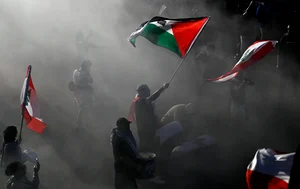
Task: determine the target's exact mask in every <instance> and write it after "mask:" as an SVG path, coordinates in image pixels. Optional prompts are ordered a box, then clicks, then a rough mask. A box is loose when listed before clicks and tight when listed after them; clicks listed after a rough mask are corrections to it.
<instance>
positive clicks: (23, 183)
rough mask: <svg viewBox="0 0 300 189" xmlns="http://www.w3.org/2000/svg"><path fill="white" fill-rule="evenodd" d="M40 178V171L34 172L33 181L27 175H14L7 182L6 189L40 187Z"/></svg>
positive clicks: (33, 188) (34, 188) (36, 188)
mask: <svg viewBox="0 0 300 189" xmlns="http://www.w3.org/2000/svg"><path fill="white" fill-rule="evenodd" d="M39 184H40V179H39V175H38V173H34V175H33V179H32V181H30V180H28V178H27V177H26V176H23V177H21V178H16V177H14V176H12V177H11V178H10V179H9V180H8V181H7V183H6V185H5V186H6V189H38V188H39Z"/></svg>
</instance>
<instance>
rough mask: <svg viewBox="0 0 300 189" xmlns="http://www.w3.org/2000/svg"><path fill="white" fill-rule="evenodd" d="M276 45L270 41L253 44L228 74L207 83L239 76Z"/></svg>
mask: <svg viewBox="0 0 300 189" xmlns="http://www.w3.org/2000/svg"><path fill="white" fill-rule="evenodd" d="M277 43H278V42H277V41H270V40H267V41H256V42H254V43H253V44H252V45H250V46H249V47H248V48H247V50H246V51H245V52H244V54H243V56H242V57H241V58H240V60H239V61H238V63H236V65H235V66H234V67H233V68H232V69H231V70H230V71H229V72H227V73H226V74H224V75H221V76H220V77H218V78H214V79H208V81H212V82H214V83H222V82H226V81H229V80H231V79H233V78H234V77H236V76H237V75H238V74H239V72H240V71H242V70H245V69H246V68H248V67H249V66H251V65H253V64H254V63H255V62H257V61H259V60H260V59H262V58H263V57H264V56H266V55H267V54H268V53H269V52H271V51H272V50H273V49H275V46H276V44H277Z"/></svg>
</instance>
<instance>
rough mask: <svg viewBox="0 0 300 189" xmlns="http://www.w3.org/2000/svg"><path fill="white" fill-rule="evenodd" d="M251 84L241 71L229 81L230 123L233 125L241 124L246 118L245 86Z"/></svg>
mask: <svg viewBox="0 0 300 189" xmlns="http://www.w3.org/2000/svg"><path fill="white" fill-rule="evenodd" d="M247 85H253V83H252V82H251V81H250V80H248V79H246V78H244V77H243V76H242V73H239V74H238V75H237V76H236V77H235V78H233V79H232V80H231V81H230V85H229V88H230V95H231V100H230V113H231V124H232V125H233V126H237V127H238V126H242V125H243V124H244V123H245V121H246V120H247V106H246V86H247Z"/></svg>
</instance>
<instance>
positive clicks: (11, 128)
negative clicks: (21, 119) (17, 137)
mask: <svg viewBox="0 0 300 189" xmlns="http://www.w3.org/2000/svg"><path fill="white" fill-rule="evenodd" d="M17 132H18V129H17V127H16V126H8V127H6V129H5V130H4V131H3V134H5V133H17Z"/></svg>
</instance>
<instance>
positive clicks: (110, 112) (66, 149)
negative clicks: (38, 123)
mask: <svg viewBox="0 0 300 189" xmlns="http://www.w3.org/2000/svg"><path fill="white" fill-rule="evenodd" d="M162 5H163V3H159V2H151V3H149V2H146V1H138V0H136V1H134V0H109V1H98V0H88V1H82V0H42V1H37V0H26V1H22V0H2V1H0V56H1V62H0V65H1V70H0V71H1V72H0V75H1V86H2V87H3V90H2V91H3V92H1V97H2V98H1V105H2V106H3V108H2V111H3V112H1V116H2V117H3V119H2V122H3V124H4V125H7V124H15V125H19V124H20V122H19V119H20V108H19V107H20V103H19V92H20V89H21V86H22V83H23V79H24V77H25V72H26V69H27V66H28V65H30V64H31V65H32V66H33V69H32V78H33V82H34V84H35V87H36V90H37V94H38V97H39V99H40V103H41V108H42V109H41V111H42V112H41V113H42V116H43V118H44V119H45V121H46V123H47V126H48V128H47V130H46V131H45V133H44V134H43V135H42V136H37V135H36V134H34V133H31V132H30V131H28V130H27V129H25V128H24V133H23V142H24V148H31V149H34V150H35V151H36V152H37V153H38V154H39V156H40V159H41V164H42V167H41V174H42V176H41V182H42V183H43V185H44V186H45V187H46V188H54V187H59V188H83V187H84V188H93V186H101V187H103V185H105V188H106V187H107V185H112V184H113V164H112V163H113V160H112V153H111V147H110V146H109V135H110V130H111V128H112V127H113V126H114V124H115V121H116V119H117V118H118V117H121V116H125V117H126V116H127V113H128V108H129V106H130V104H131V101H132V99H133V97H134V96H135V89H136V87H137V85H138V84H144V83H145V84H148V85H149V87H150V88H151V89H152V90H153V92H154V90H156V89H158V88H159V87H160V86H162V85H163V83H165V82H167V81H168V80H169V78H170V77H171V75H172V73H173V72H174V71H175V69H176V67H177V65H178V64H179V62H180V58H179V57H177V56H176V55H175V54H173V53H172V52H169V51H168V50H166V49H162V48H160V47H157V46H154V45H153V44H151V43H149V42H148V41H147V40H146V39H143V38H139V39H138V40H137V44H136V45H137V48H134V47H132V46H131V45H130V44H129V43H128V42H127V41H126V38H127V37H128V36H129V34H130V33H131V32H132V31H134V29H135V28H136V27H138V26H139V24H140V23H142V22H144V21H145V20H148V19H149V18H151V17H153V16H155V15H157V14H158V12H159V10H160V8H161V6H162ZM165 5H166V7H167V8H166V10H165V11H164V13H163V14H162V16H165V17H171V18H177V17H194V16H195V17H196V16H211V20H210V21H209V23H208V25H207V27H206V28H205V29H204V31H203V33H202V34H201V36H200V39H199V40H198V41H197V43H196V44H195V46H194V47H193V49H192V51H191V52H190V54H189V55H188V57H187V58H186V60H185V63H184V64H183V66H182V67H181V68H180V70H179V72H178V73H177V75H176V76H175V78H174V80H173V81H172V83H171V85H170V88H169V89H168V90H167V91H166V92H165V93H163V94H162V96H161V98H160V99H159V100H158V101H157V107H158V109H157V113H158V115H159V117H161V116H162V115H163V114H164V112H166V110H168V109H169V108H170V107H171V106H172V105H175V104H179V103H189V102H195V103H197V105H198V107H199V108H198V109H199V119H197V120H196V123H197V124H198V125H199V132H202V131H200V130H201V129H203V132H206V133H208V134H212V135H214V136H216V137H217V138H218V139H219V140H220V141H221V148H223V149H224V151H225V153H226V154H227V155H228V154H234V155H237V154H236V153H233V152H234V151H236V150H237V149H236V148H239V149H238V150H239V151H240V152H241V153H245V154H250V156H251V155H252V154H253V155H254V152H255V151H254V150H255V149H256V148H258V145H256V144H257V143H259V142H260V141H261V140H260V139H261V138H263V137H264V136H265V135H266V133H267V134H268V136H270V132H271V131H272V128H268V130H267V131H266V127H264V124H265V123H266V118H267V117H268V116H270V115H271V113H272V112H271V111H272V110H273V109H274V106H275V105H276V103H277V101H278V98H279V97H278V92H277V89H278V87H279V86H278V83H279V77H278V72H276V71H274V69H275V65H276V64H274V59H272V57H270V58H269V59H268V58H266V59H264V60H262V61H261V62H260V63H257V65H255V66H253V67H251V68H249V73H247V77H249V78H250V79H251V80H253V81H254V83H255V85H254V87H248V89H247V99H248V100H247V104H249V107H248V108H249V115H251V116H252V117H251V118H250V120H251V121H249V122H248V124H247V125H246V126H245V127H246V128H231V127H230V126H229V123H230V119H229V116H230V115H229V107H228V104H229V98H230V97H229V91H228V84H220V85H218V86H216V85H215V86H213V89H210V90H212V91H214V93H216V94H218V95H219V96H218V97H219V99H217V100H216V99H212V95H211V94H209V93H207V92H206V90H208V89H207V88H200V86H201V85H202V83H203V82H204V81H203V78H202V72H203V70H204V69H205V66H204V67H203V65H200V60H199V59H195V57H196V55H197V54H199V52H201V51H203V49H205V47H206V45H209V44H214V45H215V46H216V51H217V54H218V56H219V59H220V60H222V62H219V64H220V65H221V64H222V65H224V66H220V67H218V68H217V69H219V70H218V71H219V72H220V73H225V72H227V71H228V70H229V69H230V68H231V67H232V66H233V65H234V64H235V62H234V61H233V59H232V58H231V57H232V55H233V54H234V52H235V48H236V42H237V40H236V38H237V33H236V28H235V23H236V20H237V18H238V17H229V16H227V15H225V14H224V13H223V12H221V11H220V9H219V8H220V7H222V5H221V4H211V5H208V4H206V3H205V2H204V1H201V2H199V1H198V2H197V3H195V4H194V3H190V4H188V3H186V2H185V1H183V2H177V3H175V2H173V1H171V2H165ZM78 31H82V32H83V33H84V35H85V36H87V35H88V33H89V32H90V31H93V34H94V35H93V36H92V37H91V38H90V40H89V41H90V43H92V44H93V45H95V46H96V48H91V49H90V50H89V59H90V60H91V61H92V63H93V65H92V71H91V74H92V76H93V78H94V86H95V91H96V102H95V107H94V109H93V111H94V115H95V116H94V118H93V119H92V122H93V124H91V125H90V126H89V128H88V129H87V131H85V132H84V133H81V134H82V135H83V136H78V135H76V133H74V127H75V122H76V108H77V107H76V106H75V104H74V101H73V96H72V93H71V92H70V91H69V90H68V88H67V84H68V82H69V81H70V80H71V79H72V74H73V71H74V69H76V68H78V67H79V66H80V64H81V62H80V60H79V58H78V53H77V49H76V45H75V39H76V34H77V32H78ZM270 56H272V55H270ZM273 57H274V56H273ZM273 68H274V69H273ZM4 109H5V110H4ZM133 130H135V128H133ZM240 131H243V132H241V133H243V134H239V132H240ZM274 132H275V131H274ZM271 133H273V132H271ZM237 135H240V136H237ZM242 139H243V140H244V141H243V142H240V141H239V140H242ZM246 144H247V146H245V145H246ZM243 145H244V146H243ZM253 146H254V147H253ZM261 147H266V146H261ZM275 147H276V145H275ZM242 148H247V149H245V150H243V149H242ZM234 155H228V156H226V157H225V156H224V159H222V158H221V161H222V162H226V161H225V160H226V158H228V159H230V161H229V162H230V163H231V164H230V165H231V166H232V169H231V171H232V172H234V170H236V169H239V168H238V167H239V166H244V167H242V170H244V169H245V164H243V165H240V164H242V163H240V164H239V163H238V162H237V163H234V162H235V161H236V159H238V158H240V157H241V155H239V156H237V157H234ZM251 158H252V157H250V159H251ZM246 159H247V158H246ZM247 160H248V159H247ZM243 163H244V162H243ZM227 171H228V170H227ZM87 183H89V184H87Z"/></svg>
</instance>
